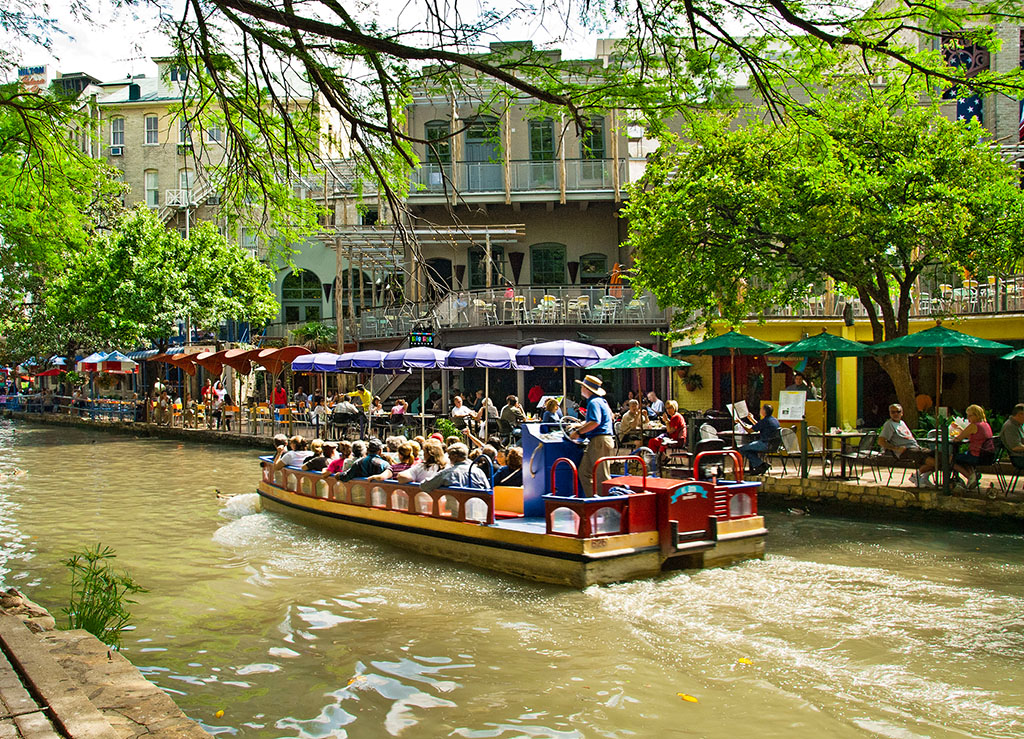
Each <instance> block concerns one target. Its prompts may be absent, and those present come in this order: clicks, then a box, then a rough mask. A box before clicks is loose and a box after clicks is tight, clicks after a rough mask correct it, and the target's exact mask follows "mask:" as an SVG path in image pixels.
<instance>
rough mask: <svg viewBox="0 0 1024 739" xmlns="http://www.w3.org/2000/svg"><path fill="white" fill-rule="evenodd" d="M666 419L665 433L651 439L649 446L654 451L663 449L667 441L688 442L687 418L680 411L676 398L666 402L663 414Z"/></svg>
mask: <svg viewBox="0 0 1024 739" xmlns="http://www.w3.org/2000/svg"><path fill="white" fill-rule="evenodd" d="M662 419H663V420H664V421H665V433H663V434H661V435H660V436H658V437H657V438H655V439H651V442H650V444H648V446H649V447H650V448H651V449H652V450H654V451H656V452H657V451H661V448H662V447H663V446H665V444H666V442H675V443H678V444H685V443H686V419H685V418H683V414H682V413H680V412H679V404H678V403H677V402H676V401H674V400H669V401H666V402H665V413H664V414H663V415H662Z"/></svg>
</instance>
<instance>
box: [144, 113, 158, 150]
mask: <svg viewBox="0 0 1024 739" xmlns="http://www.w3.org/2000/svg"><path fill="white" fill-rule="evenodd" d="M145 142H146V143H148V144H153V143H160V119H159V118H157V117H156V116H146V117H145Z"/></svg>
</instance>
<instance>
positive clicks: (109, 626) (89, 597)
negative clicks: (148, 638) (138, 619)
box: [63, 544, 147, 648]
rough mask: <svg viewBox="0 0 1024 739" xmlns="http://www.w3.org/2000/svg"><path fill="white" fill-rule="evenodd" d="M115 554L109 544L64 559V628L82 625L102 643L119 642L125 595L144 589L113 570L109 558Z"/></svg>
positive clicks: (127, 617) (125, 614) (126, 620)
mask: <svg viewBox="0 0 1024 739" xmlns="http://www.w3.org/2000/svg"><path fill="white" fill-rule="evenodd" d="M116 556H117V555H116V554H114V550H113V549H111V548H110V547H105V546H103V545H102V544H96V545H95V546H94V547H93V548H91V549H89V548H87V549H86V550H85V551H83V552H80V553H77V554H74V555H72V556H71V557H70V558H69V559H66V560H64V566H65V567H67V568H68V569H69V570H71V602H70V604H69V605H68V607H67V608H64V609H63V613H64V614H65V615H66V616H67V617H68V625H67V628H68V629H85V630H86V631H88V632H89V633H90V634H92V635H93V636H95V637H96V638H97V639H99V640H100V641H102V642H104V643H105V644H109V645H111V646H112V647H115V648H117V647H120V646H121V633H122V632H123V631H124V630H125V628H127V627H128V625H129V620H130V619H131V614H130V613H129V612H128V609H127V606H129V605H132V604H134V603H135V601H134V600H131V599H130V598H129V597H128V596H130V595H134V594H135V593H145V592H147V591H146V589H145V588H144V587H142V586H141V585H139V584H138V583H136V582H135V581H134V580H133V579H132V577H131V575H129V574H128V573H127V572H120V573H118V572H114V570H113V569H112V568H111V564H110V562H109V560H113V559H114V558H115V557H116Z"/></svg>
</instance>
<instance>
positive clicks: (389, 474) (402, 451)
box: [367, 441, 416, 480]
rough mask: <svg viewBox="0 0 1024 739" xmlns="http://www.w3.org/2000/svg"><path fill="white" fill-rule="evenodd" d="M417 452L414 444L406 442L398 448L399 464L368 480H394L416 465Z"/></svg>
mask: <svg viewBox="0 0 1024 739" xmlns="http://www.w3.org/2000/svg"><path fill="white" fill-rule="evenodd" d="M415 451H416V446H415V445H414V444H413V443H412V442H409V441H407V442H405V443H404V444H402V445H401V446H399V447H398V461H397V462H395V463H394V464H392V465H391V467H390V468H388V469H387V470H385V471H384V472H381V473H380V474H377V475H373V476H372V477H368V478H367V479H368V480H390V479H392V478H393V477H395V476H396V475H398V473H399V472H404V471H405V470H407V469H409V468H410V467H412V466H413V465H414V464H416V456H415Z"/></svg>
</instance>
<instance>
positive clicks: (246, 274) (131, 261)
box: [45, 206, 278, 347]
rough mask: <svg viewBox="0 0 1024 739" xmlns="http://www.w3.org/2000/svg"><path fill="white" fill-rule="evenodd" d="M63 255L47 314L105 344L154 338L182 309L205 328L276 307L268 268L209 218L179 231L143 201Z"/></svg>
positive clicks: (170, 328)
mask: <svg viewBox="0 0 1024 739" xmlns="http://www.w3.org/2000/svg"><path fill="white" fill-rule="evenodd" d="M68 262H69V263H68V265H67V269H66V270H65V271H64V272H63V273H62V274H60V275H59V276H57V277H56V278H55V279H54V280H53V281H52V284H51V287H50V289H49V290H48V291H47V293H46V304H45V310H46V315H47V317H48V318H49V320H51V321H55V322H57V323H58V324H82V325H84V326H85V327H86V329H87V330H88V331H89V332H90V333H91V334H92V335H94V336H97V337H101V339H102V341H103V342H105V343H108V344H114V345H119V346H129V347H130V346H134V345H136V344H138V343H148V342H149V341H160V340H161V339H165V338H166V337H168V336H170V335H171V334H172V333H173V332H174V331H175V330H176V322H177V320H178V319H179V318H184V317H188V318H189V319H190V320H191V321H192V323H193V324H194V325H195V326H198V327H200V328H211V327H214V326H216V325H217V324H218V323H219V322H220V321H221V320H224V319H228V318H236V319H249V320H250V321H252V322H254V323H257V324H259V323H262V322H266V321H269V320H270V319H271V318H273V317H274V316H275V315H277V312H278V304H277V301H276V299H275V298H274V295H273V293H272V292H271V290H270V283H271V281H272V279H273V274H272V273H271V271H270V269H269V268H268V267H266V266H265V265H264V264H262V263H261V262H259V261H258V260H256V259H255V258H253V257H252V256H250V255H249V254H247V253H246V252H245V251H243V250H242V249H241V248H239V247H238V246H236V245H233V244H230V243H228V242H227V241H226V240H225V239H224V238H223V237H222V236H220V235H219V234H218V233H217V230H216V228H215V227H214V225H213V224H212V223H208V222H207V223H199V224H197V225H196V227H195V228H193V229H192V231H191V233H190V237H189V238H188V239H182V238H181V237H180V236H179V235H178V233H177V232H175V231H171V230H168V229H167V228H165V227H164V225H163V224H162V223H160V221H159V220H158V219H157V217H156V215H155V214H153V213H152V212H151V211H150V210H149V209H147V208H145V207H142V206H140V207H138V208H136V209H135V210H133V211H131V212H130V213H128V214H126V215H125V216H124V217H123V218H122V219H121V220H120V221H119V222H118V224H117V227H116V228H115V230H114V231H113V232H111V233H109V234H105V235H103V236H102V237H99V238H96V239H94V240H92V242H91V243H90V244H89V245H88V248H86V249H83V250H81V251H80V252H78V253H77V254H75V255H73V256H71V257H70V258H69V260H68Z"/></svg>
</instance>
